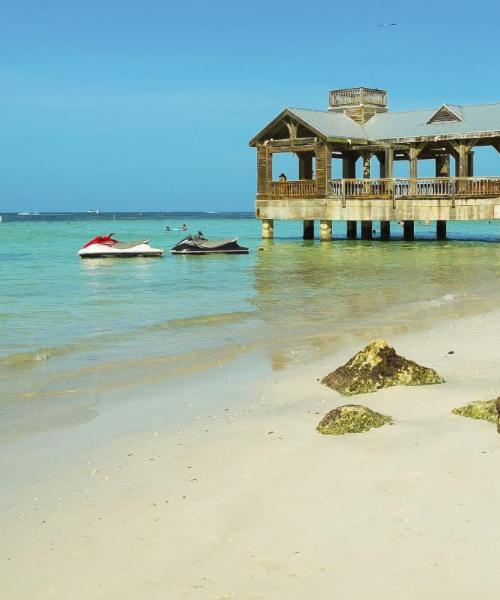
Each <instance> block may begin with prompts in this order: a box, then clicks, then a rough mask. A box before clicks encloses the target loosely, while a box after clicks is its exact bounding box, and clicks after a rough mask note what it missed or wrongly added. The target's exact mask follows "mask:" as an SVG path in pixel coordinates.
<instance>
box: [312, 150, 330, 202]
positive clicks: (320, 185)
mask: <svg viewBox="0 0 500 600" xmlns="http://www.w3.org/2000/svg"><path fill="white" fill-rule="evenodd" d="M331 178H332V151H331V148H330V147H329V145H328V144H327V143H326V142H323V141H321V140H318V141H317V142H316V189H317V193H318V197H319V198H326V195H327V192H328V190H329V189H330V180H331Z"/></svg>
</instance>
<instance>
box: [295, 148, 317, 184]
mask: <svg viewBox="0 0 500 600" xmlns="http://www.w3.org/2000/svg"><path fill="white" fill-rule="evenodd" d="M297 158H298V159H299V179H312V177H313V153H312V152H299V153H298V154H297Z"/></svg>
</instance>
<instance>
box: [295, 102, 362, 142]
mask: <svg viewBox="0 0 500 600" xmlns="http://www.w3.org/2000/svg"><path fill="white" fill-rule="evenodd" d="M288 111H289V112H290V113H292V114H294V115H295V116H296V117H297V118H298V119H300V120H302V121H304V122H305V123H308V124H309V125H310V126H311V127H313V128H314V129H316V131H318V132H319V133H321V134H323V135H324V136H325V137H327V138H354V139H357V140H364V139H365V138H366V133H365V131H364V130H363V127H361V125H358V123H356V121H353V120H352V119H351V118H350V117H348V116H347V115H345V114H344V113H341V112H330V111H323V110H308V109H305V108H289V109H288Z"/></svg>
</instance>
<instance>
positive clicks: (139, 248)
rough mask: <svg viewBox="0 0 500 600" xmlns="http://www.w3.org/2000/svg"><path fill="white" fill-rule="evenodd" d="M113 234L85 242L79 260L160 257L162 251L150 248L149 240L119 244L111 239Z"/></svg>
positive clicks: (99, 236)
mask: <svg viewBox="0 0 500 600" xmlns="http://www.w3.org/2000/svg"><path fill="white" fill-rule="evenodd" d="M113 235H114V234H113V233H110V234H109V235H98V236H97V237H95V238H94V239H93V240H90V241H89V242H87V243H86V244H85V245H84V246H83V247H82V249H81V250H80V251H79V252H78V255H79V256H80V258H108V257H115V256H116V257H119V258H131V257H134V256H161V255H162V254H163V252H164V250H160V249H159V248H151V246H150V245H149V242H150V240H140V241H136V242H119V241H118V240H115V239H113V237H112V236H113Z"/></svg>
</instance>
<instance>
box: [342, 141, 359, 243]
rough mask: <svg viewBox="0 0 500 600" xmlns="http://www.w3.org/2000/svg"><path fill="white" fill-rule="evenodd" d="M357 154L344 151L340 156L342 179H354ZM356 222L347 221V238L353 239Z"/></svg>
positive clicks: (356, 232)
mask: <svg viewBox="0 0 500 600" xmlns="http://www.w3.org/2000/svg"><path fill="white" fill-rule="evenodd" d="M357 159H358V155H356V154H354V152H349V153H346V152H345V153H344V155H343V158H342V177H343V178H344V179H355V178H356V161H357ZM357 230H358V223H357V221H347V239H348V240H355V239H356V237H357V235H358V231H357Z"/></svg>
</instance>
